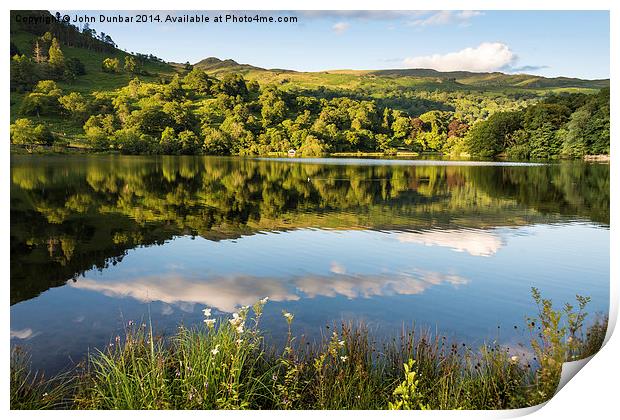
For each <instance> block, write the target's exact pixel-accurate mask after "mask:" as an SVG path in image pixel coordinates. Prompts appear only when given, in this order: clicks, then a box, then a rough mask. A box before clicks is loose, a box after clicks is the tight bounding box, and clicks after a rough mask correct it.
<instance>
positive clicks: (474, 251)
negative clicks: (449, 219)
mask: <svg viewBox="0 0 620 420" xmlns="http://www.w3.org/2000/svg"><path fill="white" fill-rule="evenodd" d="M396 239H397V240H398V241H399V242H407V243H416V244H423V245H426V246H441V247H447V248H450V249H452V250H454V251H456V252H467V253H468V254H469V255H473V256H477V257H490V256H492V255H495V254H496V253H497V251H499V250H500V248H501V247H502V246H503V245H504V241H503V239H502V238H501V236H499V234H497V233H494V232H492V231H484V230H465V229H464V230H444V231H427V232H419V233H418V232H404V233H399V234H397V235H396Z"/></svg>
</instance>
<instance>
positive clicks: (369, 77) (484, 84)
mask: <svg viewBox="0 0 620 420" xmlns="http://www.w3.org/2000/svg"><path fill="white" fill-rule="evenodd" d="M194 67H196V68H200V69H202V70H204V71H206V72H207V73H209V74H212V75H214V76H217V75H222V74H227V73H241V74H243V75H244V76H245V77H246V78H248V79H253V80H257V81H258V82H263V83H273V84H278V85H297V86H301V87H305V88H313V87H318V86H338V87H340V88H351V89H356V88H370V89H373V88H385V87H389V85H392V86H394V87H411V88H416V87H417V88H429V89H439V90H462V89H464V90H469V89H477V90H480V89H483V90H485V89H487V90H488V89H490V90H497V89H517V90H520V89H527V90H541V89H543V90H567V89H568V90H571V89H572V90H580V91H591V90H598V89H601V88H605V87H609V79H600V80H585V79H578V78H569V77H552V78H548V77H543V76H536V75H530V74H506V73H501V72H492V73H476V72H469V71H450V72H440V71H437V70H433V69H388V70H326V71H321V72H300V71H294V70H286V69H265V68H261V67H256V66H253V65H250V64H239V63H238V62H236V61H235V60H232V59H226V60H220V59H219V58H216V57H208V58H205V59H204V60H201V61H199V62H197V63H195V64H194Z"/></svg>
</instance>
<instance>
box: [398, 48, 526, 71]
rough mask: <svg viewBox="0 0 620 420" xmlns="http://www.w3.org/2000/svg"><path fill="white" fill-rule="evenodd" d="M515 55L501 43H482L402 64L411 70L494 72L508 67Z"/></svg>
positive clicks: (515, 58)
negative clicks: (473, 46) (411, 68)
mask: <svg viewBox="0 0 620 420" xmlns="http://www.w3.org/2000/svg"><path fill="white" fill-rule="evenodd" d="M516 60H517V55H516V54H515V53H514V52H513V51H512V50H510V48H509V47H508V45H506V44H503V43H501V42H483V43H482V44H480V45H478V46H477V47H475V48H471V47H470V48H465V49H462V50H460V51H456V52H451V53H447V54H433V55H426V56H418V57H409V58H405V60H404V64H405V65H406V66H409V67H413V68H424V69H435V70H439V71H455V70H467V71H481V72H488V71H496V70H499V69H502V68H504V67H507V66H510V65H511V64H512V63H514V62H515V61H516Z"/></svg>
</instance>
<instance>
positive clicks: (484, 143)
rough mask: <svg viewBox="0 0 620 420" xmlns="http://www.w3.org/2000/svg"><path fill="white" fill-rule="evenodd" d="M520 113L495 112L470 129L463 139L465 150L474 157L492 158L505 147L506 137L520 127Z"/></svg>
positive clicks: (521, 117)
mask: <svg viewBox="0 0 620 420" xmlns="http://www.w3.org/2000/svg"><path fill="white" fill-rule="evenodd" d="M522 120H523V116H522V113H521V112H517V111H515V112H496V113H495V114H493V115H491V116H490V117H489V118H488V119H487V120H485V121H480V122H478V123H476V124H474V126H473V127H472V129H471V130H470V132H469V133H468V135H467V136H466V138H465V143H466V146H467V150H468V152H469V153H470V154H472V155H474V156H481V157H493V156H495V155H497V154H499V153H501V152H502V151H503V150H504V149H505V147H506V137H507V136H508V135H509V134H511V133H512V132H514V131H516V130H518V129H519V128H521V126H522Z"/></svg>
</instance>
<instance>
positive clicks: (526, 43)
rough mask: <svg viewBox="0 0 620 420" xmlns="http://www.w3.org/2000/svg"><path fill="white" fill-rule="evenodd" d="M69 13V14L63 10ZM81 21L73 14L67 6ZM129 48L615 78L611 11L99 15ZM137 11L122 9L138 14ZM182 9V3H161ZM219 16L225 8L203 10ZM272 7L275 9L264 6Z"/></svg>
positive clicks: (268, 63)
mask: <svg viewBox="0 0 620 420" xmlns="http://www.w3.org/2000/svg"><path fill="white" fill-rule="evenodd" d="M61 13H63V12H61ZM66 13H68V14H69V15H70V16H71V17H72V19H73V16H74V15H75V13H74V12H66ZM84 13H86V14H87V15H91V16H96V17H97V23H92V24H90V26H91V28H94V29H96V30H97V31H103V32H105V33H107V34H110V35H111V36H112V38H113V39H114V40H115V41H116V43H117V44H118V45H119V46H120V48H122V49H126V50H127V51H130V52H143V53H153V54H155V55H157V56H158V57H161V58H163V59H164V60H167V61H176V62H185V61H190V62H191V63H195V62H197V61H199V60H201V59H203V58H206V57H210V56H215V57H219V58H222V59H224V58H232V59H234V60H236V61H238V62H241V63H249V64H253V65H256V66H260V67H266V68H286V69H293V70H302V71H319V70H328V69H386V68H435V69H438V70H471V71H494V70H499V71H504V72H509V73H510V72H512V73H518V72H524V73H531V74H539V75H543V76H570V77H582V78H591V79H592V78H608V77H609V13H608V12H606V11H482V12H475V11H443V12H442V11H439V12H433V11H424V12H413V11H409V12H398V11H383V12H382V11H378V12H356V11H342V12H338V11H305V12H276V13H274V15H280V16H297V18H298V22H297V23H214V22H209V23H183V24H179V23H164V22H161V23H156V22H155V23H147V24H140V23H100V22H99V14H106V15H118V13H113V12H109V11H104V12H98V11H92V12H79V13H78V14H80V15H83V14H84ZM137 13H138V12H123V13H122V14H123V15H133V14H137ZM146 13H149V14H150V13H159V15H160V17H161V18H162V19H164V18H165V17H166V15H167V14H170V15H173V16H181V15H183V14H185V13H188V14H195V13H196V12H182V11H171V12H165V11H157V12H152V11H149V12H146ZM198 13H200V14H203V15H207V16H210V17H211V19H213V17H214V16H217V15H219V14H226V13H235V14H237V15H243V14H247V15H255V14H256V12H239V11H237V12H219V11H217V12H213V11H210V12H209V11H207V12H204V11H203V12H198ZM261 13H262V14H263V15H265V14H267V12H261Z"/></svg>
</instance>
